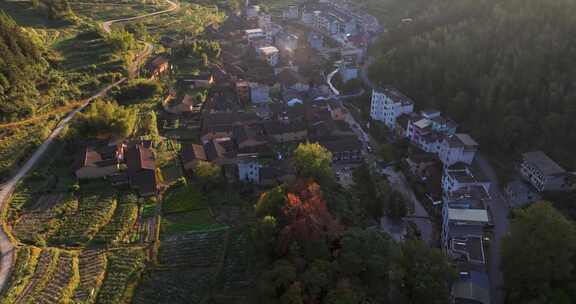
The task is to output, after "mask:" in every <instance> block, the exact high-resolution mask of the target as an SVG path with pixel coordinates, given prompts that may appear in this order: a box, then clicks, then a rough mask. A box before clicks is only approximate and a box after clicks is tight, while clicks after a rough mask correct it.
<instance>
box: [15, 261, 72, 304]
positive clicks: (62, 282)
mask: <svg viewBox="0 0 576 304" xmlns="http://www.w3.org/2000/svg"><path fill="white" fill-rule="evenodd" d="M79 279H80V274H79V272H78V257H77V255H76V254H73V253H70V252H65V251H64V252H61V253H60V256H59V258H58V264H57V265H56V267H55V269H54V270H53V271H52V273H51V274H50V276H49V277H48V279H47V280H46V282H45V283H44V284H43V286H42V285H40V286H37V287H36V288H34V292H32V293H31V294H30V295H29V296H28V297H27V298H25V299H24V301H23V302H24V303H31V304H36V303H38V304H56V303H67V302H69V300H70V297H71V295H72V291H73V290H74V289H75V288H76V286H77V285H78V281H79Z"/></svg>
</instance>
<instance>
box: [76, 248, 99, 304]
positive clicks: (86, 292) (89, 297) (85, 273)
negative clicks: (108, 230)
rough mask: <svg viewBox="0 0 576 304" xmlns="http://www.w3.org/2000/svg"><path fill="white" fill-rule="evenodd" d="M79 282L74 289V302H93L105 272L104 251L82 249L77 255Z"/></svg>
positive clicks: (87, 303) (86, 303)
mask: <svg viewBox="0 0 576 304" xmlns="http://www.w3.org/2000/svg"><path fill="white" fill-rule="evenodd" d="M79 268H80V283H79V284H78V287H77V288H76V290H75V291H74V296H73V301H74V303H85V304H89V303H94V301H95V300H96V294H97V293H98V290H99V289H100V286H101V285H102V281H103V280H104V275H105V274H106V253H104V252H103V251H98V250H84V251H83V252H82V253H81V254H80V256H79Z"/></svg>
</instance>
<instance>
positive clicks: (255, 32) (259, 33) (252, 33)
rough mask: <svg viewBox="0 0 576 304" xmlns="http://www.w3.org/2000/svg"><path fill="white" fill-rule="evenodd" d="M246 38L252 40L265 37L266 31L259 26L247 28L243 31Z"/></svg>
mask: <svg viewBox="0 0 576 304" xmlns="http://www.w3.org/2000/svg"><path fill="white" fill-rule="evenodd" d="M244 37H245V38H246V40H248V41H249V42H250V41H253V40H256V39H260V38H266V33H265V32H264V30H263V29H261V28H255V29H249V30H245V31H244Z"/></svg>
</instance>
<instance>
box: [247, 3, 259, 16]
mask: <svg viewBox="0 0 576 304" xmlns="http://www.w3.org/2000/svg"><path fill="white" fill-rule="evenodd" d="M258 14H260V6H259V5H250V6H248V7H247V8H246V19H253V18H258Z"/></svg>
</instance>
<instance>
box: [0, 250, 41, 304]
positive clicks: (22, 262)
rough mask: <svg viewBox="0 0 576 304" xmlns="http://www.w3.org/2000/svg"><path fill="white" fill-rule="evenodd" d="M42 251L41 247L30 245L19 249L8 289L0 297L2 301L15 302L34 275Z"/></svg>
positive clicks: (0, 301)
mask: <svg viewBox="0 0 576 304" xmlns="http://www.w3.org/2000/svg"><path fill="white" fill-rule="evenodd" d="M41 252H42V249H40V248H37V247H28V246H27V247H22V248H20V249H18V250H17V253H16V264H15V265H16V266H15V268H14V270H13V273H12V277H11V278H10V281H9V282H8V285H7V287H6V291H5V292H4V293H3V294H2V296H1V298H0V303H14V301H15V300H16V298H17V297H18V295H19V294H20V293H21V292H22V291H23V290H24V288H26V286H28V283H29V282H30V279H31V278H32V277H33V275H34V270H35V269H36V265H37V264H38V260H39V257H40V253H41ZM43 261H45V260H43Z"/></svg>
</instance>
